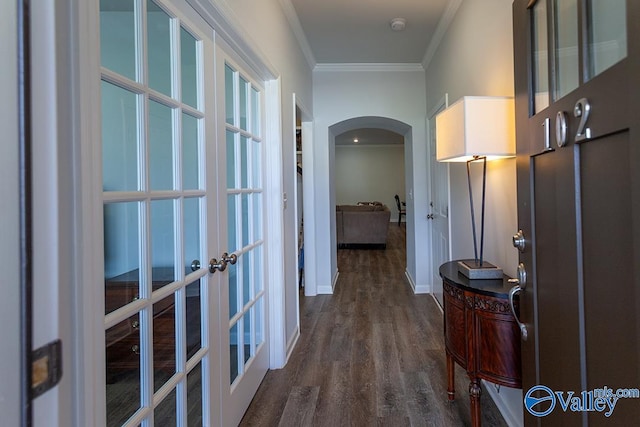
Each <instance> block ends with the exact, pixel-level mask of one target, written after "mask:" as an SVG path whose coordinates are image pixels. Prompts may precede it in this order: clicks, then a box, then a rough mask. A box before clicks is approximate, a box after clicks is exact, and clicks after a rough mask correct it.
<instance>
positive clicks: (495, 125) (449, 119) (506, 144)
mask: <svg viewBox="0 0 640 427" xmlns="http://www.w3.org/2000/svg"><path fill="white" fill-rule="evenodd" d="M474 156H486V157H487V160H494V159H499V158H505V157H514V156H515V114H514V103H513V98H509V97H487V96H465V97H463V98H461V99H459V100H458V101H456V102H455V103H454V104H453V105H451V106H450V107H449V108H447V109H446V110H444V111H442V112H441V113H440V114H438V115H437V116H436V159H437V160H438V161H439V162H466V161H468V160H471V159H473V157H474Z"/></svg>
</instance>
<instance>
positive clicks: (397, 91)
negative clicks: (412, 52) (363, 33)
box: [305, 65, 430, 294]
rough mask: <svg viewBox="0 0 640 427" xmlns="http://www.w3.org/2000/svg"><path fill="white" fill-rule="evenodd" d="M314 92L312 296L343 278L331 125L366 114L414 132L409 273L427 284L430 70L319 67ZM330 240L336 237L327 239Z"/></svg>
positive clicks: (408, 159) (409, 156)
mask: <svg viewBox="0 0 640 427" xmlns="http://www.w3.org/2000/svg"><path fill="white" fill-rule="evenodd" d="M313 91H314V119H315V121H314V136H313V148H312V150H313V153H312V154H313V165H312V167H313V187H314V195H313V196H314V199H313V205H314V208H315V218H314V219H315V221H313V224H312V227H313V232H314V233H315V236H316V242H315V253H314V254H312V256H313V261H314V262H315V263H316V268H315V274H314V275H313V276H310V275H307V277H306V283H307V287H306V292H307V294H314V292H322V293H330V292H331V291H332V284H333V281H334V279H335V277H336V274H337V257H336V245H335V229H334V223H335V214H334V212H333V209H334V203H335V193H334V190H335V189H334V186H333V185H332V184H333V177H334V175H333V173H332V170H333V169H334V158H333V156H332V153H333V152H334V149H335V145H334V143H332V141H331V140H330V138H332V137H335V135H330V132H329V127H330V126H333V125H335V124H337V123H339V122H342V121H344V120H347V119H353V118H357V117H363V116H377V117H386V118H390V119H394V120H397V121H399V122H402V123H404V124H406V125H408V126H410V128H411V131H410V134H408V135H405V168H406V169H405V171H406V173H405V174H406V177H407V180H406V183H405V185H406V187H405V188H406V195H404V196H403V195H400V197H401V198H403V199H406V201H407V272H408V274H409V276H410V277H411V279H412V281H413V282H414V283H415V284H416V286H418V285H421V284H424V283H427V282H428V280H429V274H430V272H429V271H428V267H427V266H426V264H428V263H425V262H422V263H416V262H415V260H416V259H426V257H428V256H429V255H428V254H429V247H428V246H429V245H428V244H427V242H426V239H425V238H424V236H426V235H427V225H428V224H427V219H426V215H427V213H428V212H427V208H428V197H427V196H428V187H429V186H428V181H427V144H426V134H425V117H426V106H425V97H424V93H425V78H424V70H422V69H421V68H420V67H411V66H404V67H401V66H397V67H395V68H394V67H392V66H389V67H376V66H371V67H367V66H366V65H362V66H355V67H346V68H342V69H341V68H337V67H335V68H334V67H328V68H323V67H319V68H317V69H316V70H315V71H314V79H313ZM305 169H307V163H306V162H305ZM414 185H415V187H414ZM306 219H307V218H306V217H305V224H307V223H306ZM326 236H333V238H332V239H327V238H326ZM418 239H419V240H418ZM417 240H418V241H419V242H420V243H419V244H418V243H417ZM307 255H308V253H307V252H305V256H307Z"/></svg>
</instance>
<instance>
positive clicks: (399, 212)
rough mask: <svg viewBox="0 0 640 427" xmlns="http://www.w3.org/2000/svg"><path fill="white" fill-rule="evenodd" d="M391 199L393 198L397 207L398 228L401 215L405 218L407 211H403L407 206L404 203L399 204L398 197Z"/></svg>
mask: <svg viewBox="0 0 640 427" xmlns="http://www.w3.org/2000/svg"><path fill="white" fill-rule="evenodd" d="M393 197H395V199H396V206H397V207H398V226H400V223H401V222H402V215H404V216H405V217H406V215H407V210H406V209H405V206H407V204H406V203H405V202H400V197H398V195H397V194H396V195H395V196H393Z"/></svg>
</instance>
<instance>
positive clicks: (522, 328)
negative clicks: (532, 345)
mask: <svg viewBox="0 0 640 427" xmlns="http://www.w3.org/2000/svg"><path fill="white" fill-rule="evenodd" d="M515 280H517V279H515ZM519 292H522V287H520V285H515V286H514V287H513V288H511V290H510V291H509V307H510V308H511V313H512V314H513V318H514V319H515V320H516V323H517V324H518V327H519V328H520V335H521V336H522V340H523V341H526V340H527V338H528V337H529V332H528V331H527V327H526V326H525V324H524V323H522V322H521V321H520V319H519V318H518V314H517V313H516V307H515V305H514V302H513V300H514V298H515V296H516V294H517V293H519Z"/></svg>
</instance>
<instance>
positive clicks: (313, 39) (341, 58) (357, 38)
mask: <svg viewBox="0 0 640 427" xmlns="http://www.w3.org/2000/svg"><path fill="white" fill-rule="evenodd" d="M281 1H282V3H283V4H284V6H285V9H287V8H289V10H290V11H292V12H294V14H295V16H297V20H298V21H299V24H298V25H299V27H301V28H300V29H301V33H302V34H300V32H299V33H298V34H297V36H298V39H301V38H306V41H304V40H301V44H302V45H303V48H304V45H306V46H308V47H309V49H310V51H311V52H310V53H311V56H312V57H313V60H315V62H316V63H317V64H324V63H330V64H336V63H376V64H380V63H383V64H384V63H413V64H420V63H423V62H424V59H425V57H426V56H427V54H428V50H429V48H430V45H431V44H433V41H434V40H435V39H437V38H438V31H437V30H438V24H439V23H440V21H441V20H442V21H443V24H444V25H441V27H442V26H444V27H446V25H448V22H444V21H447V15H450V14H451V13H450V10H451V9H452V5H453V4H456V3H457V4H458V5H459V0H458V1H451V0H391V1H390V0H281ZM287 3H289V5H287ZM290 6H293V8H292V9H291V8H290ZM453 8H457V6H455V7H453ZM292 18H293V19H294V20H295V17H292V16H291V13H289V20H290V21H291V20H292ZM393 18H404V19H406V28H405V30H404V31H400V32H395V31H393V30H392V29H391V25H390V22H391V20H392V19H393ZM298 25H297V24H294V25H293V26H294V27H297V26H298ZM294 31H295V28H294ZM435 41H436V44H437V42H439V40H435ZM307 56H308V57H309V54H308V53H307Z"/></svg>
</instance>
